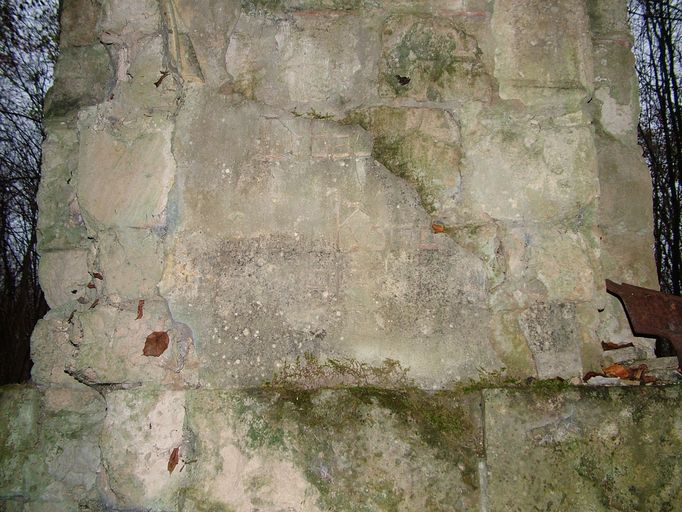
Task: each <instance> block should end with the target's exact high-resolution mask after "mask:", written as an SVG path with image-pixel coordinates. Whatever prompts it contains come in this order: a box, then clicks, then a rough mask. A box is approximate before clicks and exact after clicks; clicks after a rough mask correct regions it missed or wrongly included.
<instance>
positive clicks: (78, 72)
mask: <svg viewBox="0 0 682 512" xmlns="http://www.w3.org/2000/svg"><path fill="white" fill-rule="evenodd" d="M112 78H113V73H112V70H111V67H110V64H109V55H108V53H107V51H106V49H105V48H104V46H102V45H101V44H93V45H91V46H78V47H71V48H64V49H62V51H61V54H60V58H59V60H58V61H57V64H56V66H55V80H54V84H53V85H52V88H51V89H50V91H49V92H48V94H47V97H46V98H45V112H46V113H47V114H48V115H50V116H64V115H67V114H74V113H75V112H76V111H78V109H79V108H82V107H84V106H88V105H96V104H97V103H100V102H101V101H104V99H105V98H106V95H107V93H108V92H109V88H110V87H111V85H112Z"/></svg>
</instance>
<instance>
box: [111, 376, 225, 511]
mask: <svg viewBox="0 0 682 512" xmlns="http://www.w3.org/2000/svg"><path fill="white" fill-rule="evenodd" d="M106 404H107V416H106V419H105V420H104V425H103V427H104V428H103V430H102V436H101V439H100V446H101V450H102V463H103V465H104V468H105V470H106V478H107V479H106V485H107V489H106V491H107V494H108V495H109V496H110V499H111V500H113V501H114V503H113V505H115V506H116V507H117V508H119V507H120V508H125V509H143V508H144V509H150V510H179V509H178V506H177V503H178V502H177V493H178V491H179V490H180V489H181V488H183V487H185V486H186V481H187V479H188V474H189V472H188V471H187V470H186V469H185V471H184V472H181V471H180V470H181V469H182V466H183V465H184V462H180V463H179V464H180V465H179V467H176V468H175V469H174V471H173V472H172V473H171V472H169V470H168V461H169V459H170V456H171V454H172V452H173V450H174V449H175V448H181V449H182V452H181V454H182V458H183V459H185V460H190V459H189V458H187V454H186V447H187V442H186V440H184V439H183V435H184V431H183V424H184V422H185V414H186V413H185V407H184V405H185V393H184V392H182V391H163V390H160V389H153V388H152V389H133V390H130V391H126V390H120V391H112V392H110V393H107V394H106ZM215 419H216V420H218V418H215ZM195 462H196V461H195Z"/></svg>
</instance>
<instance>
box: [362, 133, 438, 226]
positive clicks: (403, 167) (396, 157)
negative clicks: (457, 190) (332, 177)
mask: <svg viewBox="0 0 682 512" xmlns="http://www.w3.org/2000/svg"><path fill="white" fill-rule="evenodd" d="M405 147H406V145H405V140H404V139H403V138H401V137H396V138H393V137H384V136H378V137H375V138H374V146H373V147H372V156H373V157H374V159H376V160H377V161H378V162H379V163H381V164H382V165H383V166H384V167H386V169H388V170H389V171H391V172H392V173H393V174H395V175H396V176H399V177H401V178H403V179H405V180H407V181H408V182H409V183H410V184H411V185H412V186H413V187H414V188H415V190H416V191H417V194H418V195H419V200H420V202H421V205H422V207H423V208H424V210H426V211H427V212H428V213H434V212H435V211H436V205H435V195H436V193H437V189H436V187H434V186H433V185H431V184H430V183H428V182H427V180H425V179H424V177H423V176H422V175H421V173H420V172H419V170H418V168H417V167H416V166H415V165H413V163H412V162H411V160H410V156H411V155H409V154H407V153H408V152H407V151H406V149H405Z"/></svg>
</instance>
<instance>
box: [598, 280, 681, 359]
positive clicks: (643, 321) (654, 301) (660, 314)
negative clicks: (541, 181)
mask: <svg viewBox="0 0 682 512" xmlns="http://www.w3.org/2000/svg"><path fill="white" fill-rule="evenodd" d="M606 290H607V291H608V292H609V293H610V294H611V295H615V296H616V297H618V298H619V299H620V300H621V302H622V303H623V307H624V308H625V313H626V314H627V316H628V320H629V321H630V327H631V328H632V332H633V334H635V335H637V336H657V337H660V338H664V339H666V340H668V341H669V342H670V343H672V345H673V347H674V348H675V352H676V353H677V364H678V371H679V369H682V297H678V296H677V295H670V294H668V293H663V292H657V291H655V290H650V289H648V288H641V287H639V286H633V285H631V284H626V283H623V284H616V283H614V282H613V281H611V280H609V279H607V280H606Z"/></svg>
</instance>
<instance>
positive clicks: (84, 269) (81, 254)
mask: <svg viewBox="0 0 682 512" xmlns="http://www.w3.org/2000/svg"><path fill="white" fill-rule="evenodd" d="M38 274H39V276H40V283H41V287H42V289H43V292H44V293H45V300H46V301H47V304H48V305H49V306H50V307H52V308H55V307H57V306H61V305H62V304H66V303H67V302H70V301H74V300H76V299H77V298H79V297H81V296H82V292H83V290H85V288H86V286H87V284H88V283H89V282H90V280H91V276H90V274H89V273H88V251H86V250H84V249H70V250H63V251H50V252H46V253H44V254H43V255H42V256H41V258H40V265H39V266H38Z"/></svg>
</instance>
